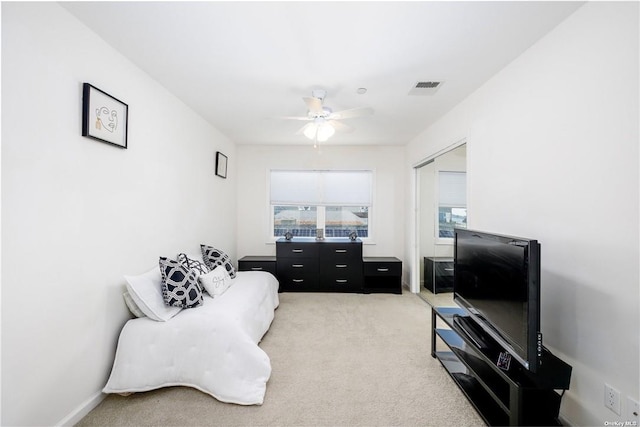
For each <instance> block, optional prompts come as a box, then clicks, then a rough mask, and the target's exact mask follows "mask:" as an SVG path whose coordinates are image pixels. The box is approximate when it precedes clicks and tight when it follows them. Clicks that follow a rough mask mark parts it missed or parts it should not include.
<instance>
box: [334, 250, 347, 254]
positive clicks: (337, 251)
mask: <svg viewBox="0 0 640 427" xmlns="http://www.w3.org/2000/svg"><path fill="white" fill-rule="evenodd" d="M345 252H347V250H346V249H336V253H337V254H343V253H345Z"/></svg>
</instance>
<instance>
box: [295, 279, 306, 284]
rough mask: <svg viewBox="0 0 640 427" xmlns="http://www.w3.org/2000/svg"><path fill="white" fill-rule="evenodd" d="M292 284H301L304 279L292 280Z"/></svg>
mask: <svg viewBox="0 0 640 427" xmlns="http://www.w3.org/2000/svg"><path fill="white" fill-rule="evenodd" d="M293 282H294V283H302V282H304V279H293Z"/></svg>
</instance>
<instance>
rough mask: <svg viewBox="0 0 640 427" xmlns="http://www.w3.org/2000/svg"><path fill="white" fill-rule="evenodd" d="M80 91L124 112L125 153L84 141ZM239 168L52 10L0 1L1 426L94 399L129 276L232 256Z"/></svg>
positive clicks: (145, 80)
mask: <svg viewBox="0 0 640 427" xmlns="http://www.w3.org/2000/svg"><path fill="white" fill-rule="evenodd" d="M83 82H89V83H92V84H94V85H95V86H97V87H99V88H100V89H103V90H105V91H106V92H108V93H110V94H112V95H113V96H115V97H117V98H119V99H122V100H123V101H124V102H127V103H128V104H129V109H130V110H129V120H130V122H129V149H127V150H123V149H120V148H116V147H113V146H110V145H107V144H104V143H100V142H96V141H94V140H91V139H88V138H84V137H82V136H80V133H81V108H82V83H83ZM217 150H219V151H222V152H224V153H225V154H227V155H228V156H229V161H230V164H229V179H227V180H223V179H221V178H218V177H216V176H215V174H214V159H215V152H216V151H217ZM235 159H236V156H235V147H234V145H233V144H232V143H231V142H230V141H228V140H227V139H225V138H224V137H223V136H222V135H221V134H220V133H218V132H217V131H216V130H215V129H214V128H212V127H211V126H210V125H208V124H207V123H206V122H205V121H204V120H203V119H202V118H201V117H199V116H197V115H196V114H195V113H193V112H192V111H191V110H189V109H188V108H187V107H186V106H185V105H184V104H183V103H181V102H180V101H179V100H178V99H176V98H175V97H174V96H172V95H171V94H169V93H168V92H167V91H166V90H165V89H164V88H163V87H161V86H160V85H159V84H157V83H156V82H155V81H153V80H151V79H150V78H149V76H148V75H146V74H145V73H143V72H142V71H140V70H139V69H137V68H136V67H134V66H133V65H132V64H131V63H130V62H129V61H128V60H126V59H125V58H124V57H123V56H121V55H120V54H119V53H117V52H116V51H114V50H113V49H112V48H111V47H110V46H108V45H107V44H106V43H105V42H103V41H102V40H101V39H100V38H98V37H97V36H96V35H95V34H94V33H92V32H91V31H89V30H88V29H87V28H86V27H84V26H83V25H82V24H81V23H79V22H78V21H77V20H76V19H75V18H74V17H72V16H71V15H70V14H69V13H67V12H66V11H65V10H64V9H62V8H61V7H60V6H59V5H58V4H56V3H48V2H47V3H30V2H28V3H6V2H5V3H3V4H2V418H1V424H2V425H52V424H55V423H58V422H61V421H64V420H67V421H70V420H71V421H72V420H73V419H74V411H76V410H77V409H79V408H82V407H83V405H85V404H88V405H89V406H91V404H94V403H95V402H97V401H98V399H99V396H100V394H99V391H100V390H101V389H102V387H103V386H104V384H105V383H106V380H107V376H108V374H109V372H110V369H111V363H112V361H113V357H114V354H115V346H116V340H117V337H118V334H119V332H120V329H121V328H122V325H123V324H124V322H125V321H126V320H127V319H128V318H129V314H128V312H127V310H126V307H125V305H124V303H123V300H122V296H121V294H122V291H123V288H124V279H123V277H122V276H123V274H138V273H142V272H145V271H147V270H149V269H151V268H153V267H154V266H156V265H157V259H158V256H159V255H167V256H175V254H176V252H177V251H182V250H184V251H194V252H195V251H198V249H199V246H198V245H199V244H200V243H201V242H208V243H211V244H215V245H218V246H220V247H221V248H224V249H227V250H228V252H229V253H230V254H231V255H232V257H234V258H235V226H236V222H235V221H236V200H235V197H236V196H235V193H236V192H235V189H236V184H235V181H236V180H235V169H236V166H235ZM222 206H224V207H223V208H222Z"/></svg>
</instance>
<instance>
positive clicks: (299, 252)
mask: <svg viewBox="0 0 640 427" xmlns="http://www.w3.org/2000/svg"><path fill="white" fill-rule="evenodd" d="M317 256H318V245H315V244H309V243H298V242H278V243H276V257H277V258H278V260H279V259H280V258H314V257H317Z"/></svg>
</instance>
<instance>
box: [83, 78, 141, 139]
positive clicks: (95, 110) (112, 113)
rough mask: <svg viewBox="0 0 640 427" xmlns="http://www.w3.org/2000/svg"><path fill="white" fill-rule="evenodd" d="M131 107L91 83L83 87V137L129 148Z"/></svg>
mask: <svg viewBox="0 0 640 427" xmlns="http://www.w3.org/2000/svg"><path fill="white" fill-rule="evenodd" d="M128 125H129V106H128V105H127V104H125V103H124V102H122V101H120V100H119V99H116V98H114V97H113V96H111V95H109V94H108V93H106V92H103V91H101V90H100V89H98V88H97V87H95V86H92V85H90V84H89V83H84V84H83V86H82V136H86V137H88V138H93V139H95V140H98V141H102V142H106V143H107V144H111V145H115V146H116V147H120V148H125V149H126V148H127V127H128Z"/></svg>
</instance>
